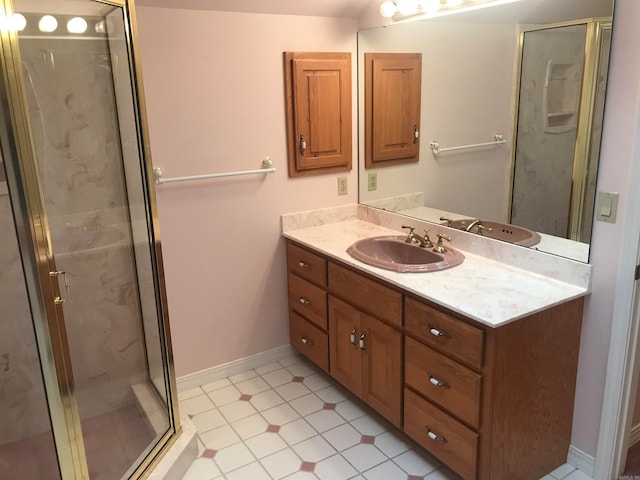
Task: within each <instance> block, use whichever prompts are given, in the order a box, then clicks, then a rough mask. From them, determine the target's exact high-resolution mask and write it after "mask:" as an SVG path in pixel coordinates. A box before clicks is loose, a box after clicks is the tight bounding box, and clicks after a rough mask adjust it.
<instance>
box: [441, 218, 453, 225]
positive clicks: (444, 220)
mask: <svg viewBox="0 0 640 480" xmlns="http://www.w3.org/2000/svg"><path fill="white" fill-rule="evenodd" d="M440 220H442V221H443V222H447V227H450V226H451V224H452V223H453V220H452V219H450V218H449V217H440Z"/></svg>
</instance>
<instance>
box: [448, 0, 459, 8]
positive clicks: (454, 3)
mask: <svg viewBox="0 0 640 480" xmlns="http://www.w3.org/2000/svg"><path fill="white" fill-rule="evenodd" d="M460 5H462V0H447V7H449V8H453V7H459V6H460Z"/></svg>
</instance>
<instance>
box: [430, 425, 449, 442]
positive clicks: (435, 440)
mask: <svg viewBox="0 0 640 480" xmlns="http://www.w3.org/2000/svg"><path fill="white" fill-rule="evenodd" d="M426 429H427V435H428V436H429V438H430V439H431V440H433V441H434V442H442V443H447V439H446V438H444V437H440V436H438V435H436V434H435V433H433V432H432V431H431V429H430V428H429V427H426Z"/></svg>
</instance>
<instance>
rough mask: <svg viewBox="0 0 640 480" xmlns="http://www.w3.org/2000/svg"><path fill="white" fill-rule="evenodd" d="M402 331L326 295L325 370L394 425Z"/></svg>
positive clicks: (398, 415) (397, 415)
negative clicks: (327, 300)
mask: <svg viewBox="0 0 640 480" xmlns="http://www.w3.org/2000/svg"><path fill="white" fill-rule="evenodd" d="M401 345H402V334H401V333H400V332H399V331H398V330H396V329H394V328H393V327H391V326H389V325H387V324H385V323H384V322H382V321H380V320H378V319H376V318H374V317H372V316H370V315H367V314H366V313H363V312H361V311H360V310H358V309H357V308H355V307H353V306H352V305H349V304H348V303H346V302H344V301H342V300H340V299H339V298H336V297H334V296H332V295H330V296H329V364H330V368H329V372H330V373H331V375H332V376H333V377H334V378H335V379H336V380H338V381H339V382H340V383H341V384H342V385H344V386H345V387H347V388H348V389H349V390H351V391H352V392H353V393H354V394H356V395H357V396H359V397H361V398H362V399H363V400H364V401H365V402H366V403H367V404H368V405H369V406H371V407H372V408H373V409H374V410H376V411H377V412H378V413H380V414H381V415H382V416H383V417H385V418H386V419H387V420H389V421H390V422H392V423H393V424H394V425H396V426H398V427H400V426H401V425H402V347H401Z"/></svg>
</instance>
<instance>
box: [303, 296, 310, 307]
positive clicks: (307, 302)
mask: <svg viewBox="0 0 640 480" xmlns="http://www.w3.org/2000/svg"><path fill="white" fill-rule="evenodd" d="M300 303H301V304H302V305H311V300H307V299H306V298H304V297H300Z"/></svg>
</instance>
